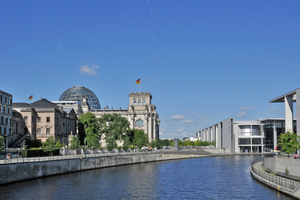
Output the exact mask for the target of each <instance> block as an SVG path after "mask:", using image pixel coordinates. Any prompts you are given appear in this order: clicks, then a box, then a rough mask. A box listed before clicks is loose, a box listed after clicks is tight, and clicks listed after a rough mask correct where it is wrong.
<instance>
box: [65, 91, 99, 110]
mask: <svg viewBox="0 0 300 200" xmlns="http://www.w3.org/2000/svg"><path fill="white" fill-rule="evenodd" d="M84 97H87V102H88V104H89V105H90V107H91V109H92V110H94V109H95V108H97V109H101V106H100V102H99V100H98V98H97V96H96V95H95V94H94V93H93V92H92V91H91V90H89V89H87V88H85V87H81V86H74V87H71V88H69V89H67V90H66V91H65V92H64V93H63V94H62V95H61V96H60V97H59V101H79V102H82V101H83V98H84Z"/></svg>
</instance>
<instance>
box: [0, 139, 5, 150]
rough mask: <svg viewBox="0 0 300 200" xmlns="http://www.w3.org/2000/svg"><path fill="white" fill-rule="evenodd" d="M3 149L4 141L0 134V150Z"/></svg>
mask: <svg viewBox="0 0 300 200" xmlns="http://www.w3.org/2000/svg"><path fill="white" fill-rule="evenodd" d="M4 149H5V143H4V137H3V136H0V150H1V151H2V150H4Z"/></svg>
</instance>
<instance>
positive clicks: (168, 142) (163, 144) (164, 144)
mask: <svg viewBox="0 0 300 200" xmlns="http://www.w3.org/2000/svg"><path fill="white" fill-rule="evenodd" d="M160 144H161V145H162V146H169V145H170V140H166V139H163V140H160Z"/></svg>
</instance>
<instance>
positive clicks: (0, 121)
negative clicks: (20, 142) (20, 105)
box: [0, 116, 3, 124]
mask: <svg viewBox="0 0 300 200" xmlns="http://www.w3.org/2000/svg"><path fill="white" fill-rule="evenodd" d="M0 124H3V117H2V116H0Z"/></svg>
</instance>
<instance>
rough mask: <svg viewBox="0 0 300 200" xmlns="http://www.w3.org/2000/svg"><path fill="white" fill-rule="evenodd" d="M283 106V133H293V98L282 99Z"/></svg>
mask: <svg viewBox="0 0 300 200" xmlns="http://www.w3.org/2000/svg"><path fill="white" fill-rule="evenodd" d="M284 102H285V103H284V104H285V132H288V131H291V132H293V96H285V97H284Z"/></svg>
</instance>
